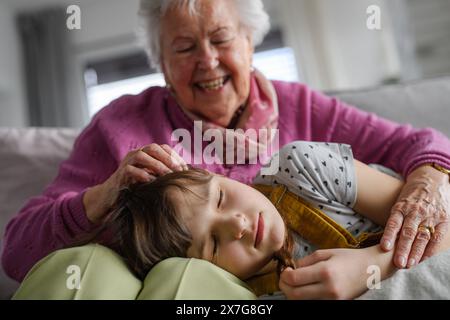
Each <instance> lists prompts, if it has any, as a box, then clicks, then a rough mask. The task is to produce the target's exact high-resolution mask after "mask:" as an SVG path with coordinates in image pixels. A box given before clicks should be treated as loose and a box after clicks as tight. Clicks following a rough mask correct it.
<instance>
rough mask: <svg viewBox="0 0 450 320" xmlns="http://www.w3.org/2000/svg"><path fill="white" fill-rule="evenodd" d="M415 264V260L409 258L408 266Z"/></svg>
mask: <svg viewBox="0 0 450 320" xmlns="http://www.w3.org/2000/svg"><path fill="white" fill-rule="evenodd" d="M415 265H416V260H415V259H413V258H411V259H409V262H408V267H413V266H415Z"/></svg>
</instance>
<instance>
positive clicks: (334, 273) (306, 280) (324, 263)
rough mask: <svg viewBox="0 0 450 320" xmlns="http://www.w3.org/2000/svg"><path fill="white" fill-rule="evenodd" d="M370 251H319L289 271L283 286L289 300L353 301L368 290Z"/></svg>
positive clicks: (282, 283) (282, 281)
mask: <svg viewBox="0 0 450 320" xmlns="http://www.w3.org/2000/svg"><path fill="white" fill-rule="evenodd" d="M370 263H371V257H370V252H369V250H368V249H330V250H318V251H315V252H314V253H313V254H311V255H309V256H307V257H305V258H303V259H300V260H297V261H296V266H297V268H296V269H292V268H286V269H285V270H284V271H283V272H282V273H281V275H280V282H279V286H280V289H281V290H282V291H283V293H284V294H285V295H286V297H287V298H288V299H296V300H298V299H302V300H303V299H353V298H356V297H358V296H360V295H361V294H362V293H364V292H365V291H366V290H367V279H368V277H369V275H368V273H367V267H368V266H369V265H370Z"/></svg>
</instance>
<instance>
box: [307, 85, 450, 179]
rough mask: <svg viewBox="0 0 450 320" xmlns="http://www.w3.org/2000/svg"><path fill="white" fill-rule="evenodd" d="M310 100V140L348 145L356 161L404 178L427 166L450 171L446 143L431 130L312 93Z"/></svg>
mask: <svg viewBox="0 0 450 320" xmlns="http://www.w3.org/2000/svg"><path fill="white" fill-rule="evenodd" d="M310 99H311V101H310V103H311V108H312V110H311V122H312V124H311V126H312V128H311V129H312V130H311V131H312V138H313V139H317V140H322V141H332V142H338V143H346V144H350V145H351V146H352V149H353V152H354V156H355V158H356V159H358V160H360V161H362V162H365V163H378V164H381V165H384V166H386V167H388V168H391V169H392V170H394V171H396V172H399V173H401V174H402V175H403V176H404V177H407V176H408V175H409V174H410V173H411V172H412V171H413V170H414V169H416V168H417V167H419V166H420V165H423V164H425V163H430V162H435V163H437V164H440V165H441V166H443V167H446V168H450V141H449V139H448V138H447V137H446V136H445V135H444V134H442V133H441V132H439V131H437V130H435V129H432V128H423V129H417V128H413V127H412V126H411V125H409V124H405V125H401V124H398V123H395V122H393V121H390V120H387V119H384V118H381V117H379V116H377V115H375V114H373V113H368V112H365V111H362V110H359V109H357V108H355V107H353V106H350V105H347V104H346V103H344V102H342V101H339V100H338V99H336V98H333V97H328V96H325V95H323V94H321V93H319V92H315V91H313V92H312V93H311V95H310Z"/></svg>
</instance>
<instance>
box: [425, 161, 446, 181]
mask: <svg viewBox="0 0 450 320" xmlns="http://www.w3.org/2000/svg"><path fill="white" fill-rule="evenodd" d="M428 165H429V166H431V167H433V168H434V169H436V170H438V171H440V172H442V173H445V174H446V175H448V177H449V179H450V170H449V169H445V168H444V167H441V166H440V165H438V164H436V163H429V164H428Z"/></svg>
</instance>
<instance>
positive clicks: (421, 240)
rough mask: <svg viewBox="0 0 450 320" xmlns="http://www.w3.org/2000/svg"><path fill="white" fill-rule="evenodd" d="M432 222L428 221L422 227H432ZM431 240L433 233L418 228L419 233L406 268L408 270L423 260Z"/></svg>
mask: <svg viewBox="0 0 450 320" xmlns="http://www.w3.org/2000/svg"><path fill="white" fill-rule="evenodd" d="M432 223H433V222H432V221H431V220H428V221H426V222H422V223H421V225H422V226H423V225H432ZM430 239H431V233H430V231H429V230H428V229H427V228H424V227H422V228H421V227H420V226H419V227H418V228H417V233H416V237H415V240H414V242H413V243H412V247H411V252H410V254H409V257H408V263H407V264H406V266H407V267H408V268H411V267H413V266H415V265H416V264H418V263H419V262H420V261H421V259H422V255H423V253H424V252H425V248H426V247H427V245H428V242H429V241H430Z"/></svg>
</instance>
